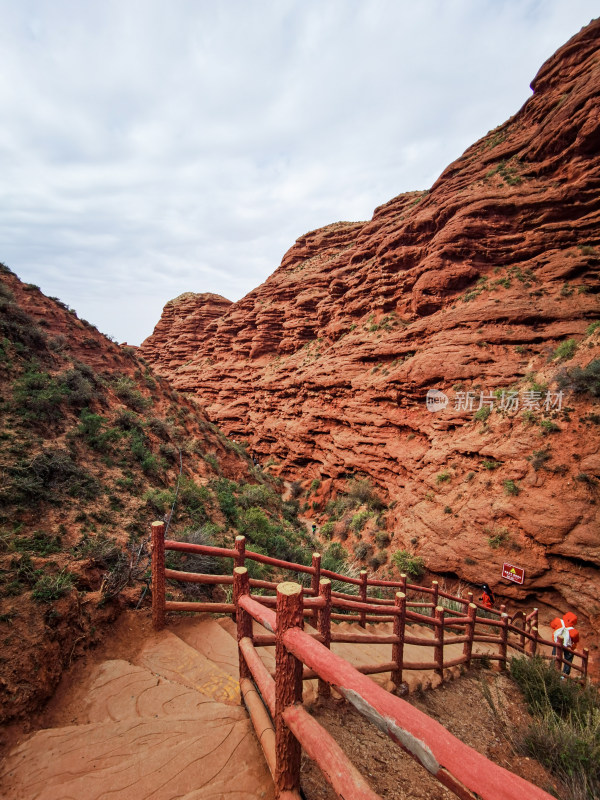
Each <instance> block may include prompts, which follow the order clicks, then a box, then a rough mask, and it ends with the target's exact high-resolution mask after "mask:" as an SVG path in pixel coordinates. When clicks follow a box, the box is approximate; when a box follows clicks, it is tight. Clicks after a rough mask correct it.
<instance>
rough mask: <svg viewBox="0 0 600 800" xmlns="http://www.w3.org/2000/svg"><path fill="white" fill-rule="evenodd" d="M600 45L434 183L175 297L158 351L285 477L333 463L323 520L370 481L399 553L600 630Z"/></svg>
mask: <svg viewBox="0 0 600 800" xmlns="http://www.w3.org/2000/svg"><path fill="white" fill-rule="evenodd" d="M599 43H600V21H595V22H593V23H591V24H590V25H589V26H588V27H587V28H585V29H583V30H582V31H581V32H580V33H579V34H578V35H577V36H575V37H574V38H573V39H572V40H570V41H569V42H568V43H567V44H566V45H564V46H563V47H562V48H561V49H560V50H559V51H558V52H557V53H556V54H555V55H554V56H553V57H552V58H550V59H549V60H548V61H547V62H546V63H545V64H544V65H543V67H542V68H541V69H540V71H539V72H538V74H537V75H536V77H535V79H534V80H533V82H532V84H531V86H532V89H533V95H532V96H531V97H530V99H529V100H528V101H527V102H526V103H525V105H524V106H523V108H522V109H521V110H520V111H519V112H518V113H517V114H515V116H514V117H512V118H511V119H509V120H508V121H507V122H506V123H504V124H503V125H501V126H499V127H498V128H497V129H495V130H493V131H490V132H489V133H488V134H487V135H486V136H485V137H484V138H483V139H481V140H480V141H479V142H477V143H476V144H474V145H473V146H471V147H470V148H469V149H468V150H467V151H466V152H465V153H464V154H463V155H462V156H461V157H460V158H458V159H457V160H456V161H455V162H454V163H452V164H451V165H450V166H449V167H448V168H447V169H446V170H445V171H444V172H443V173H442V175H441V176H440V177H439V179H438V180H437V181H436V182H435V184H434V185H433V186H432V187H431V189H430V190H429V191H421V192H411V193H407V194H402V195H400V196H399V197H396V198H394V199H393V200H391V201H389V202H388V203H386V204H384V205H382V206H380V207H379V208H377V209H376V210H375V213H374V215H373V218H372V219H371V220H370V221H367V222H359V223H349V222H338V223H335V224H332V225H329V226H327V227H325V228H321V229H320V230H316V231H312V232H310V233H307V234H305V235H304V236H301V237H300V238H299V239H298V240H297V241H296V243H295V244H294V246H293V247H292V248H291V249H290V250H289V251H288V252H287V253H286V255H285V256H284V258H283V261H282V263H281V265H280V266H279V268H278V269H276V270H275V272H274V273H273V274H272V275H271V276H270V277H269V278H268V279H267V280H266V281H265V283H263V284H262V285H261V286H259V287H258V288H257V289H255V290H254V291H252V292H251V293H250V294H248V295H247V296H246V297H244V298H243V299H242V300H240V301H239V302H237V303H232V304H228V303H227V301H225V300H224V299H223V298H215V296H212V295H186V296H184V298H185V300H184V301H181V299H180V298H178V300H176V301H172V302H171V303H168V304H167V306H166V307H165V311H164V313H163V317H162V319H161V321H160V322H159V324H158V325H157V327H156V330H155V332H154V333H153V334H152V336H150V337H149V338H148V339H147V340H146V341H145V342H144V343H143V345H142V348H141V350H142V353H143V354H144V355H145V356H146V358H147V359H148V360H149V361H151V362H152V364H153V366H154V368H155V369H156V370H157V371H158V372H160V373H162V374H163V375H165V376H166V377H168V379H169V381H171V382H172V384H173V385H174V386H175V387H176V388H177V389H179V390H183V391H186V392H191V393H194V394H195V395H196V396H197V397H198V398H199V399H200V401H201V402H202V403H203V404H204V406H205V407H206V409H207V411H208V413H209V415H210V417H211V419H212V420H213V421H214V422H216V423H217V424H218V425H219V426H221V427H222V428H223V429H224V430H225V431H226V432H227V433H228V434H229V435H230V436H233V437H235V438H236V439H245V440H247V441H248V442H249V443H250V445H251V448H252V450H254V452H256V453H257V454H259V456H260V458H261V459H267V458H273V459H274V460H275V461H276V462H277V464H278V465H279V466H278V469H279V470H280V474H281V475H282V477H285V478H287V479H289V480H297V479H299V480H303V479H304V480H306V485H308V483H310V482H311V481H315V480H319V481H320V485H319V487H318V489H316V490H315V492H314V493H313V495H311V497H310V500H311V501H312V503H311V507H310V513H314V514H315V516H316V518H317V520H318V522H319V523H321V524H322V523H323V522H325V521H326V520H327V519H328V516H327V515H326V514H325V513H324V511H325V502H326V500H327V499H328V498H329V497H330V496H332V493H333V494H335V492H336V491H339V490H340V489H343V488H344V486H345V485H346V483H345V481H346V479H347V478H348V477H349V476H353V475H354V476H364V477H368V478H369V480H370V481H371V482H372V483H373V484H374V485H376V486H377V488H378V491H379V492H380V493H381V494H382V496H383V498H384V499H385V502H386V503H387V505H388V511H387V513H386V515H385V520H384V521H383V522H382V521H381V520H380V524H385V525H386V526H387V530H388V531H389V533H390V535H391V536H392V541H391V545H390V549H391V551H393V550H396V549H407V550H410V551H411V552H413V553H414V554H416V555H418V556H421V557H422V558H423V559H424V561H425V563H426V565H427V567H428V568H429V569H430V570H431V571H433V572H435V573H437V574H439V575H440V576H448V577H449V578H457V577H458V578H460V579H462V580H464V581H468V582H471V583H481V582H483V581H487V582H488V583H489V584H490V585H491V586H492V587H494V588H495V589H496V590H497V591H499V593H500V594H501V596H503V597H505V598H511V599H512V600H513V601H515V602H523V603H528V604H529V605H532V604H533V603H535V604H539V603H545V604H547V606H548V607H549V609H548V613H552V609H557V610H562V611H564V610H565V609H566V608H567V607H572V608H575V609H577V610H578V612H579V614H580V615H581V618H582V627H583V628H584V630H588V631H591V630H592V629H594V630H595V631H596V632H597V631H599V630H600V601H599V600H598V590H599V580H598V576H599V573H598V566H599V565H600V536H599V531H600V525H599V520H598V478H600V445H599V439H600V437H599V436H598V431H599V428H598V424H599V422H600V414H599V413H598V412H599V409H598V394H600V387H599V384H598V378H597V376H598V370H597V366H598V363H599V362H598V361H595V360H596V359H598V358H599V357H600V340H599V337H600V327H595V326H594V324H593V323H594V322H595V321H597V320H598V319H600V308H599V303H598V292H599V290H600V280H599V274H598V265H599V264H600V171H599V166H600V155H599V154H600V99H599V88H600V56H599ZM594 370H596V372H595V373H594ZM594 374H595V375H596V378H594ZM430 390H438V391H441V392H443V393H444V395H445V397H446V398H447V399H446V401H444V397H442V396H439V397H440V401H439V405H438V407H437V409H436V410H429V409H428V407H427V405H426V396H427V393H428V391H430ZM561 392H562V394H561ZM444 402H446V405H445V407H442V406H444ZM431 403H433V400H431V401H430V404H431ZM316 486H317V484H316V482H315V483H313V487H316ZM373 525H374V523H369V524H368V525H366V527H365V530H364V531H363V534H362V535H363V539H364V540H365V541H369V537H371V540H372V539H373V533H374V528H373ZM373 545H374V542H373ZM504 562H510V563H512V564H515V565H518V566H520V567H522V568H524V569H525V575H526V579H525V583H524V584H523V586H520V585H518V584H515V583H511V582H509V581H507V580H504V579H502V578H501V570H502V565H503V563H504ZM386 570H389V562H388V565H381V566H380V567H379V574H380V575H385V574H387V573H386ZM590 641H591V640H590V639H588V640H587V641H586V642H585V643H586V644H590Z"/></svg>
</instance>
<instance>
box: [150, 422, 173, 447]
mask: <svg viewBox="0 0 600 800" xmlns="http://www.w3.org/2000/svg"><path fill="white" fill-rule="evenodd" d="M146 428H148V430H151V431H152V433H154V434H156V436H158V438H159V439H162V440H163V441H165V442H166V441H168V440H169V439H170V438H171V436H173V433H174V429H173V425H171V423H169V422H166V421H165V420H164V419H161V418H160V417H150V419H148V420H146Z"/></svg>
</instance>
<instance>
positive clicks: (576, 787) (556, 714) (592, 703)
mask: <svg viewBox="0 0 600 800" xmlns="http://www.w3.org/2000/svg"><path fill="white" fill-rule="evenodd" d="M510 674H511V677H512V678H513V679H514V680H515V681H516V683H517V684H518V685H519V686H520V688H521V690H522V692H523V694H524V695H525V700H526V702H527V705H528V707H529V710H530V712H531V713H532V715H533V717H534V719H533V723H532V724H531V726H530V728H529V730H528V731H527V732H526V733H525V734H524V735H523V736H522V737H521V745H522V747H523V749H524V750H525V751H526V752H528V753H529V754H531V755H533V756H534V757H535V758H536V759H537V760H538V761H540V763H542V764H543V765H544V766H545V767H547V768H548V769H549V770H550V771H551V772H553V773H554V774H555V775H556V776H557V777H558V778H560V779H561V780H562V781H563V782H564V784H565V785H566V786H567V787H568V788H569V790H570V798H572V799H573V800H584V799H585V798H589V800H593V798H596V797H598V796H600V698H599V696H598V690H597V689H596V688H595V687H594V686H593V685H592V684H590V683H588V684H586V685H585V686H583V687H582V686H579V685H578V684H577V683H575V682H574V681H571V680H561V675H560V673H559V672H558V671H557V670H556V669H555V667H554V665H553V664H552V663H547V662H546V661H544V660H543V659H542V658H540V657H539V656H536V657H534V658H527V657H524V656H519V657H515V658H512V659H511V661H510Z"/></svg>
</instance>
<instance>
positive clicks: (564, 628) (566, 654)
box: [550, 611, 579, 677]
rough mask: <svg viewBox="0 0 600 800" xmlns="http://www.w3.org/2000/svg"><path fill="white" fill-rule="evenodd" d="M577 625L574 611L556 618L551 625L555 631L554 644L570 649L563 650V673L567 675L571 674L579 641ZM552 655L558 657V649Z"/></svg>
mask: <svg viewBox="0 0 600 800" xmlns="http://www.w3.org/2000/svg"><path fill="white" fill-rule="evenodd" d="M575 625H577V615H576V614H573V612H572V611H567V613H566V614H565V616H564V617H555V618H554V619H553V620H552V622H551V623H550V627H551V628H552V630H553V631H554V634H553V639H554V642H555V643H556V644H559V643H560V644H562V645H563V646H564V647H568V648H569V649H568V650H563V672H564V674H565V675H570V674H571V664H572V663H573V659H574V658H575V648H576V646H577V642H578V641H579V631H578V630H577V628H575ZM552 655H553V656H555V655H556V647H553V648H552ZM561 677H562V676H561Z"/></svg>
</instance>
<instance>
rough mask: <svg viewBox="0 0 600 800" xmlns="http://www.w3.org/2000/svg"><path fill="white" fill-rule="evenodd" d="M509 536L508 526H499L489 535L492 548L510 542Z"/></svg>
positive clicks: (494, 548)
mask: <svg viewBox="0 0 600 800" xmlns="http://www.w3.org/2000/svg"><path fill="white" fill-rule="evenodd" d="M508 538H509V531H508V528H498V529H497V530H495V531H494V532H493V533H492V535H491V536H489V537H488V544H489V546H490V547H491V548H492V550H497V549H498V548H499V547H500V546H501V545H505V544H506V543H507V542H508Z"/></svg>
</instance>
